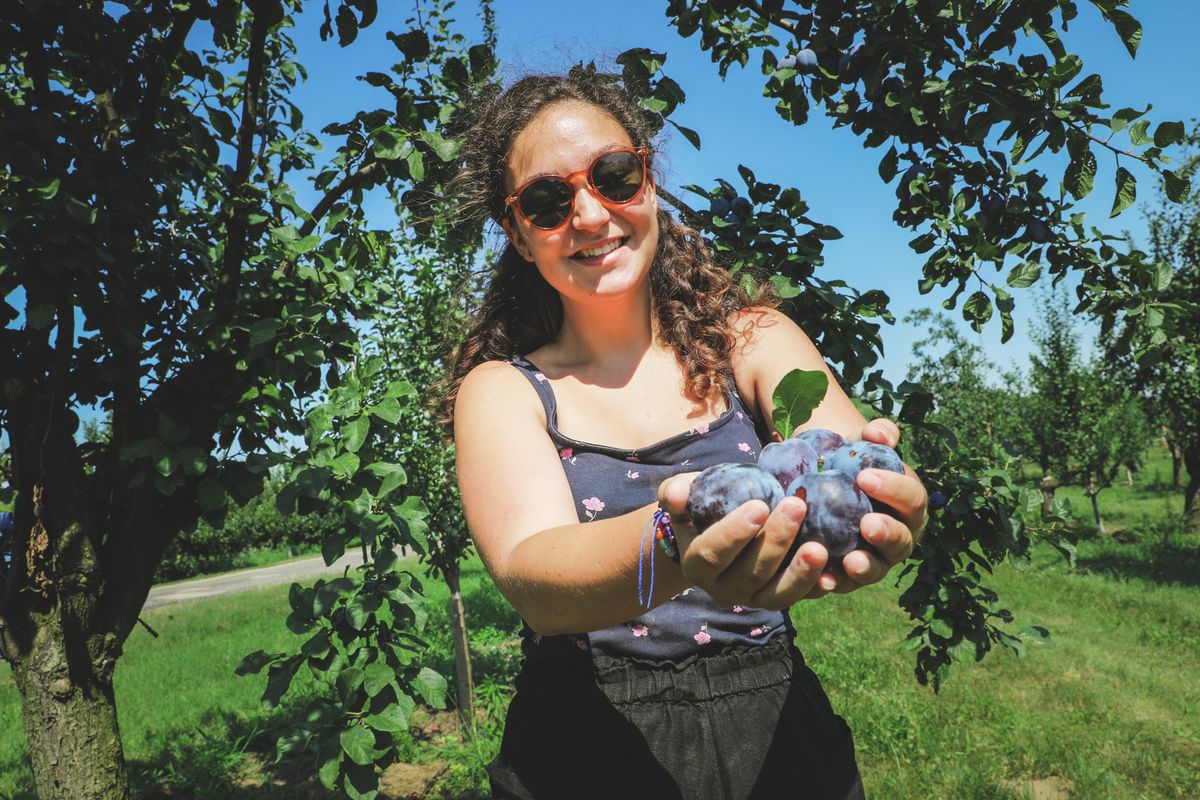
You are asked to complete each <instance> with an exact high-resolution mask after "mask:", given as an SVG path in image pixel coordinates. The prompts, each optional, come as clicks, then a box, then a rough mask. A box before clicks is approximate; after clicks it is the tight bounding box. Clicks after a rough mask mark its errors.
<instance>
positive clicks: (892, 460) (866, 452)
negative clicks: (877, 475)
mask: <svg viewBox="0 0 1200 800" xmlns="http://www.w3.org/2000/svg"><path fill="white" fill-rule="evenodd" d="M825 468H826V469H830V470H836V471H837V472H844V473H846V474H847V475H849V476H850V477H851V478H853V477H855V476H857V475H858V473H859V471H860V470H864V469H888V470H891V471H892V472H898V473H900V474H901V475H903V474H904V464H903V463H902V462H901V461H900V456H898V455H896V451H895V450H893V449H892V448H890V447H888V446H887V445H885V444H875V443H874V442H865V441H860V442H850V443H849V444H847V445H845V446H843V447H840V448H838V449H837V450H835V451H833V452H832V453H830V454H829V456H828V457H827V458H826V459H825Z"/></svg>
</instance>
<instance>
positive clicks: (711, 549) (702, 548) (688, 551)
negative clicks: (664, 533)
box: [676, 500, 778, 597]
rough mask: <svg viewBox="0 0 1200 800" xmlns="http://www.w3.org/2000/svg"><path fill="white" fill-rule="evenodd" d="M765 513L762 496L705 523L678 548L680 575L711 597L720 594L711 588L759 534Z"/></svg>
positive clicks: (765, 508)
mask: <svg viewBox="0 0 1200 800" xmlns="http://www.w3.org/2000/svg"><path fill="white" fill-rule="evenodd" d="M769 515H770V509H768V508H767V504H766V503H764V502H763V501H762V500H747V501H746V502H745V503H742V504H741V505H740V506H738V507H737V508H735V509H734V510H733V511H731V512H729V513H728V514H726V515H725V516H724V517H722V518H721V519H719V520H717V521H716V522H714V523H713V524H712V525H709V526H708V527H707V528H705V530H704V532H703V533H700V534H698V535H696V536H695V538H693V539H692V540H691V541H690V543H688V544H687V545H686V547H685V548H684V549H682V550H681V551H680V558H679V563H680V566H681V567H682V568H683V574H684V576H685V577H687V578H688V580H691V581H693V582H695V583H696V584H698V585H699V586H702V587H705V588H706V589H708V590H709V592H710V593H711V594H713V595H714V597H715V596H717V595H718V594H723V592H721V591H720V590H719V589H716V591H713V590H714V589H715V588H716V587H718V586H719V585H720V584H721V583H722V577H723V575H724V573H725V572H726V571H727V570H728V569H729V566H730V564H732V563H733V561H734V560H735V559H736V558H738V556H739V554H741V552H742V551H743V550H744V549H745V548H746V546H747V545H748V544H750V542H751V541H753V540H754V539H755V537H756V536H757V535H758V534H759V532H760V530H761V529H762V528H763V526H764V525H765V524H766V522H767V518H768V516H769ZM676 536H678V533H677V534H676ZM776 564H778V559H776ZM743 596H744V595H743Z"/></svg>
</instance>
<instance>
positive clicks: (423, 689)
mask: <svg viewBox="0 0 1200 800" xmlns="http://www.w3.org/2000/svg"><path fill="white" fill-rule="evenodd" d="M446 686H447V684H446V679H445V678H443V677H442V676H441V675H439V674H438V673H436V672H434V671H433V670H431V669H430V668H429V667H421V671H420V672H419V673H418V674H417V677H416V678H413V681H412V687H413V689H415V690H416V691H417V693H418V694H419V695H420V696H421V699H422V700H424V701H425V704H426V705H429V706H433V707H434V708H442V707H444V706H445V704H446Z"/></svg>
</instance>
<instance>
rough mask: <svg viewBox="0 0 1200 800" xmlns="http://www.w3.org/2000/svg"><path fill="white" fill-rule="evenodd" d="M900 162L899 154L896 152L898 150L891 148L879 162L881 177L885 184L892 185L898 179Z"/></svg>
mask: <svg viewBox="0 0 1200 800" xmlns="http://www.w3.org/2000/svg"><path fill="white" fill-rule="evenodd" d="M898 162H899V154H898V153H897V152H896V148H895V147H894V146H893V147H889V148H888V151H887V152H886V153H884V155H883V158H882V159H880V161H879V177H881V178H883V182H884V183H891V182H892V179H894V178H895V177H896V170H897V169H898V168H899V167H898V166H897V165H898Z"/></svg>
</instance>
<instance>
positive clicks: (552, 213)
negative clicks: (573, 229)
mask: <svg viewBox="0 0 1200 800" xmlns="http://www.w3.org/2000/svg"><path fill="white" fill-rule="evenodd" d="M574 196H575V190H574V189H572V188H571V184H569V183H567V182H566V181H564V180H563V179H562V178H542V179H541V180H537V181H534V182H533V183H531V184H529V185H528V186H526V187H525V191H523V192H521V197H520V200H519V203H520V205H521V213H522V214H524V215H525V219H527V220H529V222H530V224H532V225H535V226H537V227H539V228H556V227H558V226H559V225H561V224H563V223H564V222H565V221H566V219H567V217H569V216H570V215H571V202H572V201H573V200H574Z"/></svg>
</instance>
